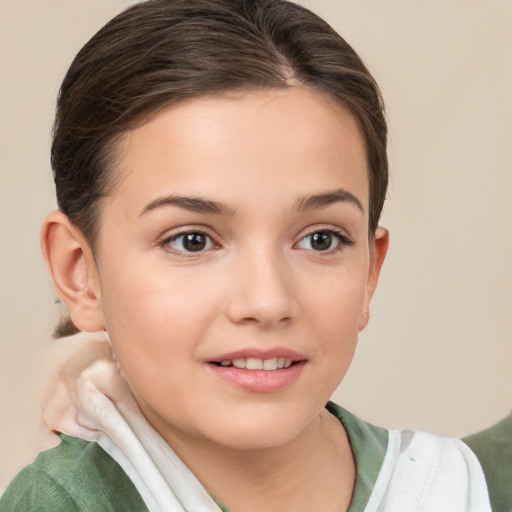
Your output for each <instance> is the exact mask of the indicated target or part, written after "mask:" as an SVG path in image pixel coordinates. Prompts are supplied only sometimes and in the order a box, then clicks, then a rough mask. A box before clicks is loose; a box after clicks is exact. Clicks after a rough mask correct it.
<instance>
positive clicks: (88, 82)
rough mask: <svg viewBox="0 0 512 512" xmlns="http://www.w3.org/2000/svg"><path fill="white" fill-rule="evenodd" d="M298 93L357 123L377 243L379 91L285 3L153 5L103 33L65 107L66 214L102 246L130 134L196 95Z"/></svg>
mask: <svg viewBox="0 0 512 512" xmlns="http://www.w3.org/2000/svg"><path fill="white" fill-rule="evenodd" d="M298 84H300V85H305V86H309V87H312V88H314V89H317V90H319V91H321V92H323V93H326V94H328V95H330V96H331V97H332V98H333V99H334V100H336V101H338V102H339V103H341V104H343V105H344V106H345V107H347V108H348V109H349V110H350V111H351V112H352V114H353V115H354V117H355V118H356V119H357V121H358V123H359V126H360V129H361V132H362V134H363V136H364V139H365V143H366V148H367V157H368V169H369V183H370V205H369V210H370V211H369V226H368V229H369V233H370V235H372V234H373V233H374V232H375V229H376V228H377V225H378V221H379V217H380V214H381V211H382V207H383V204H384V199H385V196H386V189H387V181H388V162H387V152H386V139H387V127H386V120H385V115H384V105H383V101H382V97H381V94H380V91H379V88H378V86H377V84H376V82H375V80H374V79H373V77H372V76H371V74H370V73H369V71H368V70H367V68H366V67H365V65H364V64H363V62H362V61H361V59H360V58H359V57H358V55H357V54H356V53H355V51H354V50H353V49H352V48H351V47H350V46H349V45H348V43H347V42H346V41H345V40H344V39H342V38H341V37H340V36H339V35H338V34H337V33H336V32H335V31H334V30H333V29H332V28H331V27H330V26H329V25H328V24H327V23H326V22H325V21H324V20H322V19H321V18H319V17H318V16H316V15H315V14H313V13H312V12H311V11H309V10H307V9H306V8H304V7H301V6H299V5H297V4H294V3H292V2H288V1H286V0H147V1H144V2H140V3H137V4H135V5H133V6H131V7H129V8H128V9H127V10H125V11H124V12H122V13H121V14H119V15H118V16H116V17H115V18H114V19H112V20H111V21H110V22H109V23H107V24H106V25H105V26H104V27H103V28H102V29H100V30H99V32H97V34H96V35H94V36H93V37H92V39H91V40H90V41H89V42H88V43H87V44H86V45H85V46H84V47H83V48H82V50H81V51H80V52H79V53H78V55H77V56H76V57H75V59H74V61H73V62H72V64H71V66H70V68H69V70H68V73H67V74H66V77H65V78H64V81H63V83H62V87H61V90H60V94H59V98H58V101H57V110H56V118H55V124H54V131H53V144H52V150H51V163H52V168H53V173H54V180H55V186H56V192H57V202H58V205H59V208H60V210H61V211H62V212H63V213H65V214H66V215H67V216H68V217H69V219H70V221H71V222H72V223H73V224H74V225H75V226H76V227H77V228H79V229H80V230H81V231H82V233H83V234H84V236H85V237H86V239H87V240H88V241H89V243H90V245H91V247H92V248H93V249H94V244H95V241H96V238H97V235H98V230H99V228H100V225H101V209H100V207H99V206H100V205H99V201H100V199H101V198H102V197H106V196H108V195H109V194H110V193H111V192H112V190H113V188H114V187H115V184H116V172H115V152H116V147H117V142H118V141H119V139H120V137H121V136H122V135H123V134H124V133H126V132H127V131H128V130H130V129H132V128H134V127H136V126H137V125H139V124H140V123H141V122H143V121H144V120H146V119H148V118H149V117H150V116H152V115H154V114H155V113H156V112H158V111H159V110H161V109H163V108H165V107H167V106H170V105H172V104H175V103H176V102H179V101H181V100H184V99H186V98H191V97H198V96H203V95H207V94H216V93H221V92H224V91H229V90H240V89H258V88H260V89H261V88H286V87H291V86H294V85H298ZM59 329H60V330H61V331H62V330H64V332H69V329H70V326H60V328H59V327H58V328H57V330H56V332H57V331H59Z"/></svg>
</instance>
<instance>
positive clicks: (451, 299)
mask: <svg viewBox="0 0 512 512" xmlns="http://www.w3.org/2000/svg"><path fill="white" fill-rule="evenodd" d="M300 3H302V4H305V5H307V6H308V7H310V8H312V9H313V10H315V11H316V12H317V13H319V14H320V15H322V16H323V17H325V18H326V19H327V20H328V21H329V22H330V23H331V24H332V25H334V27H335V28H336V29H337V30H338V31H339V32H340V33H341V34H342V35H343V36H344V37H345V38H346V39H347V40H348V41H349V42H350V43H351V44H352V45H353V46H354V47H355V49H356V50H357V51H358V52H359V53H360V54H361V56H362V57H363V59H364V60H365V62H366V63H367V65H368V66H369V68H370V69H371V70H372V72H373V73H374V75H375V76H376V78H377V80H378V81H379V83H380V84H381V87H382V89H383V92H384V96H385V100H386V103H387V110H388V119H389V125H390V160H391V173H392V181H391V186H390V191H389V199H388V203H387V206H386V208H385V212H384V216H383V219H382V224H383V225H385V226H386V227H388V228H389V229H390V232H391V247H390V252H389V255H388V260H387V262H386V264H385V267H384V270H383V274H382V277H381V283H380V285H379V289H378V290H377V293H376V296H375V298H374V302H373V306H372V319H371V322H370V326H369V327H368V328H367V330H366V331H365V332H364V333H363V334H362V336H361V340H360V344H359V347H358V351H357V354H356V358H355V361H354V363H353V366H352V368H351V370H350V372H349V374H348V376H347V377H346V379H345V380H344V382H343V383H342V385H341V386H340V388H339V389H338V391H337V392H336V394H335V400H336V401H337V402H339V403H341V404H342V405H344V406H345V407H347V408H348V409H350V410H352V411H353V412H355V413H356V414H358V415H360V416H361V417H363V418H364V419H366V420H369V421H371V422H373V423H376V424H378V425H382V426H385V427H404V426H407V427H414V428H421V429H425V430H432V431H434V432H437V433H442V434H447V435H461V434H464V433H468V432H472V431H476V430H478V429H481V428H483V427H485V426H487V425H489V424H491V423H493V422H494V421H496V420H497V419H499V418H500V417H501V416H503V415H504V414H505V413H507V412H508V411H509V410H510V409H511V408H512V344H511V342H510V332H511V331H512V270H511V264H510V262H511V261H512V235H511V233H510V228H509V225H510V220H509V219H510V218H511V217H512V201H511V200H510V194H511V191H512V173H511V172H510V167H511V163H512V154H511V153H512V149H511V148H512V144H511V143H510V139H511V136H512V129H511V126H512V99H511V95H510V91H512V30H511V25H512V2H511V1H510V0H480V1H470V0H464V1H453V0H443V1H436V0H416V1H410V0H389V1H387V0H376V1H371V0H353V1H345V0H314V1H312V0H311V1H303V2H300ZM128 4H129V2H127V1H123V0H72V1H70V0H32V1H30V0H0V130H1V131H0V244H1V248H2V250H1V252H0V290H1V293H0V333H1V338H0V405H1V411H2V412H1V416H0V433H1V436H0V487H2V488H5V486H6V485H7V483H8V481H9V480H10V479H11V478H12V476H13V475H14V473H15V472H16V471H17V470H18V469H19V468H20V467H21V466H23V465H25V464H26V463H28V462H30V460H31V459H32V458H33V457H34V455H35V454H36V453H37V451H38V445H39V441H40V437H41V433H40V432H41V431H40V430H39V424H40V411H41V407H42V405H41V404H42V398H41V396H42V393H43V390H44V388H45V381H44V378H43V377H42V373H43V372H42V369H44V368H45V367H46V365H47V363H46V359H47V356H46V354H48V352H49V351H50V350H51V346H52V343H51V341H50V334H51V331H52V328H53V326H54V324H55V321H56V318H57V309H56V306H55V305H54V303H53V302H54V299H55V295H54V293H53V291H52V289H51V285H50V282H49V279H48V278H47V276H46V273H45V270H44V266H43V263H42V259H41V257H40V253H39V226H40V224H41V221H42V219H43V216H44V215H45V213H46V212H47V211H49V210H50V209H52V208H53V207H54V198H53V184H52V180H51V171H50V167H49V163H48V160H49V158H48V154H49V144H50V129H51V123H52V115H53V108H54V103H55V98H56V94H57V90H58V87H59V84H60V81H61V80H62V78H63V75H64V73H65V71H66V69H67V66H68V65H69V63H70V61H71V59H72V57H73V56H74V55H75V53H76V52H77V51H78V50H79V48H80V47H81V46H82V45H83V44H84V43H85V42H86V40H87V39H88V38H89V37H90V36H92V34H93V33H94V32H95V31H96V30H97V29H98V28H99V27H100V26H101V25H102V24H103V23H104V22H106V21H107V20H108V19H109V18H110V17H111V16H112V15H114V14H115V13H116V12H118V11H119V10H121V9H122V8H123V7H124V6H126V5H128ZM340 314H342V312H340Z"/></svg>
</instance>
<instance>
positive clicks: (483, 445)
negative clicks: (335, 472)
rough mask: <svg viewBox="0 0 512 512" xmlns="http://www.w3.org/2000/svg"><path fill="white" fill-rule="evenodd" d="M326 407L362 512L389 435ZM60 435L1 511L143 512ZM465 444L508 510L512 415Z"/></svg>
mask: <svg viewBox="0 0 512 512" xmlns="http://www.w3.org/2000/svg"><path fill="white" fill-rule="evenodd" d="M326 407H327V409H328V410H329V411H330V412H331V413H332V414H333V415H334V416H336V417H337V418H338V419H339V420H340V422H341V423H342V424H343V426H344V427H345V430H346V431H347V434H348V437H349V440H350V444H351V447H352V451H353V454H354V459H355V462H356V484H355V488H354V494H353V497H352V501H351V504H350V507H349V510H348V512H361V511H363V510H364V508H365V506H366V504H367V502H368V500H369V498H370V495H371V493H372V491H373V487H374V485H375V481H376V480H377V476H378V474H379V471H380V468H381V466H382V462H383V460H384V454H385V452H386V447H387V440H388V433H387V431H386V430H384V429H381V428H378V427H375V426H373V425H370V424H368V423H365V422H364V421H362V420H360V419H358V418H356V417H355V416H354V415H352V414H351V413H349V412H348V411H346V410H344V409H342V408H341V407H338V406H337V405H335V404H333V403H331V402H329V403H328V404H327V406H326ZM60 437H61V443H60V444H59V446H57V447H56V448H53V449H51V450H47V451H45V452H42V453H40V454H39V456H38V457H37V459H36V460H35V461H34V462H33V463H32V464H31V465H29V466H27V467H26V468H24V469H23V470H22V471H21V472H20V473H19V474H18V475H17V476H16V477H15V479H14V480H13V481H12V482H11V484H10V485H9V487H8V488H7V490H6V492H5V494H4V495H3V497H2V498H1V499H0V512H36V511H37V512H99V511H102V512H103V511H105V512H109V511H116V512H122V511H126V512H148V509H147V507H146V505H145V504H144V502H143V501H142V498H141V497H140V494H139V493H138V491H137V489H136V488H135V486H134V484H133V483H132V482H131V480H130V479H129V478H128V476H127V475H126V473H125V472H124V471H123V469H122V468H121V467H120V466H119V465H118V463H117V462H116V461H115V460H114V459H112V458H111V457H110V455H108V454H107V453H106V452H105V451H104V450H103V448H101V446H100V445H99V444H97V443H96V442H88V441H84V440H82V439H77V438H74V437H70V436H66V435H61V436H60ZM465 442H466V443H467V444H468V445H469V446H470V447H471V448H472V449H473V450H474V451H475V453H476V454H477V456H478V457H479V458H480V460H481V463H482V466H483V468H484V472H485V474H486V478H487V481H488V485H489V491H490V494H491V502H492V504H493V512H512V485H511V483H512V470H511V464H512V415H511V416H510V418H508V419H507V420H505V421H504V422H502V423H500V424H498V425H497V426H496V427H494V429H490V430H488V431H485V432H483V433H481V434H477V435H476V436H471V437H470V438H468V439H465ZM218 504H219V506H220V507H221V509H222V510H223V511H224V512H230V510H229V508H228V507H227V506H226V505H224V504H222V503H218Z"/></svg>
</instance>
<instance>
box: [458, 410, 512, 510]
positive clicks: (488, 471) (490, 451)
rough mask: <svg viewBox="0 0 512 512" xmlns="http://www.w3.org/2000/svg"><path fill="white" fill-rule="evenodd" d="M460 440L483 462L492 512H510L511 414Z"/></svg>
mask: <svg viewBox="0 0 512 512" xmlns="http://www.w3.org/2000/svg"><path fill="white" fill-rule="evenodd" d="M463 441H464V442H465V443H466V444H467V445H468V446H469V447H470V448H471V449H472V450H473V452H474V453H475V454H476V456H477V457H478V460H479V461H480V464H481V465H482V469H483V470H484V474H485V479H486V481H487V487H488V488H489V496H490V498H491V506H492V510H493V512H512V414H511V415H510V416H508V417H506V418H505V419H504V420H502V421H500V422H499V423H497V424H496V425H494V426H492V427H491V428H488V429H487V430H484V431H483V432H479V433H478V434H473V435H472V436H468V437H466V438H464V439H463Z"/></svg>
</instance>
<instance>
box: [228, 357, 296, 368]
mask: <svg viewBox="0 0 512 512" xmlns="http://www.w3.org/2000/svg"><path fill="white" fill-rule="evenodd" d="M292 362H293V361H292V360H291V359H286V358H285V357H274V358H272V359H259V358H257V357H247V358H245V357H241V358H238V359H233V360H232V361H230V360H228V359H225V360H223V361H220V363H219V364H220V366H224V367H226V366H231V365H233V366H234V367H235V368H240V369H245V370H268V371H272V370H278V369H282V368H289V367H290V366H291V365H292Z"/></svg>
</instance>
